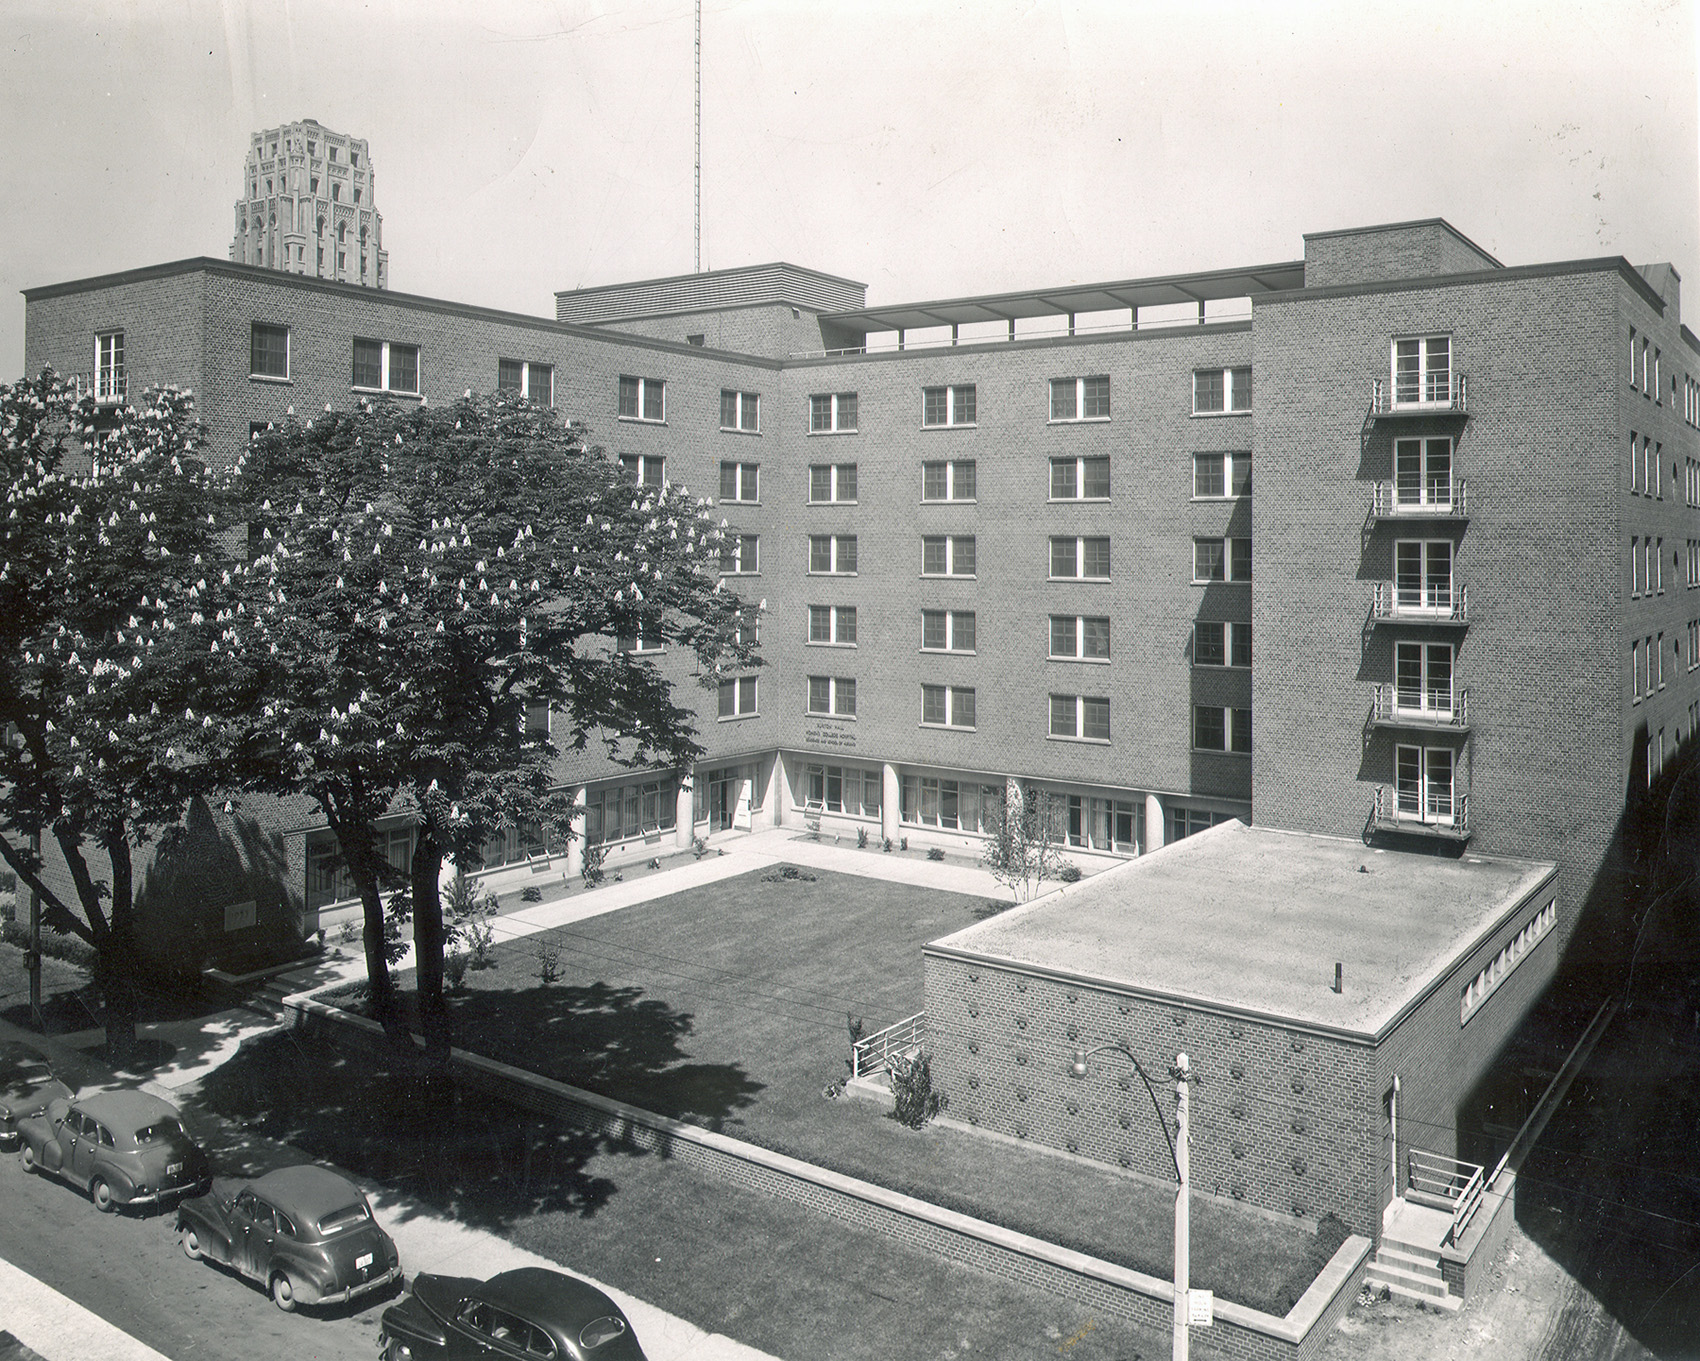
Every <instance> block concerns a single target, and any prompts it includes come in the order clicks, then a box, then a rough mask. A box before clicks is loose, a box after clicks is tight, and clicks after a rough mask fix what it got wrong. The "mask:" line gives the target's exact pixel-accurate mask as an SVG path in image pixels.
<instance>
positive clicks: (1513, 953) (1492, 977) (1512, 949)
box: [1458, 898, 1558, 1025]
mask: <svg viewBox="0 0 1700 1361" xmlns="http://www.w3.org/2000/svg"><path fill="white" fill-rule="evenodd" d="M1557 924H1558V900H1557V899H1556V898H1555V899H1553V900H1552V901H1551V902H1549V903H1548V904H1547V905H1546V906H1545V907H1543V908H1542V909H1541V910H1540V911H1539V912H1537V913H1535V915H1534V916H1533V917H1531V918H1530V919H1529V920H1528V921H1527V922H1525V923H1524V924H1523V926H1522V928H1521V929H1520V930H1519V931H1518V932H1517V934H1516V935H1515V936H1513V937H1512V938H1511V939H1510V940H1509V941H1507V942H1506V943H1505V946H1504V948H1503V949H1501V950H1500V952H1499V953H1498V954H1496V955H1495V956H1494V957H1493V958H1492V959H1491V960H1489V961H1488V963H1487V966H1486V967H1485V968H1484V969H1483V970H1482V971H1481V972H1480V973H1479V974H1477V975H1476V976H1475V977H1474V978H1472V979H1471V980H1470V981H1469V982H1468V983H1466V984H1465V985H1464V986H1463V987H1462V988H1461V989H1459V994H1458V1024H1459V1025H1463V1024H1464V1022H1466V1021H1468V1020H1469V1019H1470V1017H1471V1016H1472V1015H1474V1014H1475V1012H1476V1011H1477V1009H1479V1008H1480V1006H1481V1005H1482V1003H1483V1002H1485V1001H1487V999H1488V998H1489V997H1491V996H1492V995H1493V992H1494V990H1495V989H1496V988H1498V987H1499V985H1500V983H1501V982H1503V981H1504V980H1505V979H1506V978H1507V977H1508V976H1509V975H1510V973H1511V971H1512V970H1513V969H1515V968H1516V967H1517V966H1518V965H1519V964H1520V963H1522V962H1523V959H1524V957H1525V956H1526V955H1527V954H1528V953H1529V951H1531V950H1533V949H1534V948H1535V946H1537V945H1539V944H1540V942H1541V940H1542V938H1543V937H1545V935H1546V934H1547V932H1549V931H1551V930H1552V928H1553V927H1554V926H1556V925H1557Z"/></svg>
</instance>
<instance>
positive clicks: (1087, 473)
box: [1051, 458, 1110, 501]
mask: <svg viewBox="0 0 1700 1361" xmlns="http://www.w3.org/2000/svg"><path fill="white" fill-rule="evenodd" d="M1109 499H1110V460H1109V459H1107V458H1053V459H1052V460H1051V500H1053V501H1108V500H1109Z"/></svg>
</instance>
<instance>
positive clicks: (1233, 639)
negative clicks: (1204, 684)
mask: <svg viewBox="0 0 1700 1361" xmlns="http://www.w3.org/2000/svg"><path fill="white" fill-rule="evenodd" d="M1192 664H1193V665H1194V666H1250V665H1251V625H1250V624H1246V623H1238V622H1229V621H1219V620H1214V619H1200V620H1198V621H1197V622H1196V623H1194V624H1193V626H1192Z"/></svg>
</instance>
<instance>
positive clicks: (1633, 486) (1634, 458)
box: [1629, 430, 1641, 496]
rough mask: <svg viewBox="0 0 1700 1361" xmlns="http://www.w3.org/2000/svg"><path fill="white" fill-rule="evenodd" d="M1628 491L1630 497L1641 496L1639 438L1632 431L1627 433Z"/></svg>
mask: <svg viewBox="0 0 1700 1361" xmlns="http://www.w3.org/2000/svg"><path fill="white" fill-rule="evenodd" d="M1629 490H1630V493H1631V494H1632V495H1636V496H1638V495H1640V494H1641V437H1640V436H1639V435H1637V434H1636V433H1635V432H1634V431H1633V430H1631V431H1630V432H1629Z"/></svg>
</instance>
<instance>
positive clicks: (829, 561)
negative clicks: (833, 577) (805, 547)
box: [809, 534, 856, 575]
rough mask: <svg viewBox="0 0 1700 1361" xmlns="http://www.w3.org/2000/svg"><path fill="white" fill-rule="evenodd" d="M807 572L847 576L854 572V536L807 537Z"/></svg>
mask: <svg viewBox="0 0 1700 1361" xmlns="http://www.w3.org/2000/svg"><path fill="white" fill-rule="evenodd" d="M809 570H810V571H811V572H832V573H837V574H839V575H847V574H850V573H853V572H855V570H856V536H855V535H854V534H811V535H809Z"/></svg>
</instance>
